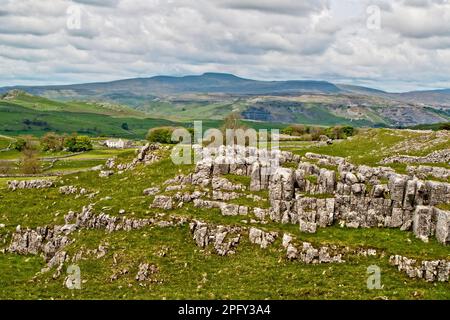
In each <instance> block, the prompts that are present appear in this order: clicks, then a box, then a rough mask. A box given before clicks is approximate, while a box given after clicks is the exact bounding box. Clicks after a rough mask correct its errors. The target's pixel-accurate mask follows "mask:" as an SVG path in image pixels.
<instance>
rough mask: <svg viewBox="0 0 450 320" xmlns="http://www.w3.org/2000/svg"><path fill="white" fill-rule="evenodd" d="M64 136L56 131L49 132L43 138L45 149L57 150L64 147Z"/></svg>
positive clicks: (43, 147)
mask: <svg viewBox="0 0 450 320" xmlns="http://www.w3.org/2000/svg"><path fill="white" fill-rule="evenodd" d="M64 140H65V138H64V136H59V135H57V134H56V133H54V132H49V133H47V134H46V135H45V136H43V137H42V139H41V148H42V150H43V151H51V152H57V151H61V150H63V149H64Z"/></svg>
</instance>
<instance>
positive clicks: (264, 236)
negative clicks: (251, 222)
mask: <svg viewBox="0 0 450 320" xmlns="http://www.w3.org/2000/svg"><path fill="white" fill-rule="evenodd" d="M277 237H278V232H264V231H263V230H260V229H257V228H253V227H252V228H250V230H249V240H250V242H251V243H254V244H258V245H259V246H260V247H261V248H262V249H266V248H267V247H268V246H269V245H270V244H272V243H273V242H274V241H275V240H276V238H277Z"/></svg>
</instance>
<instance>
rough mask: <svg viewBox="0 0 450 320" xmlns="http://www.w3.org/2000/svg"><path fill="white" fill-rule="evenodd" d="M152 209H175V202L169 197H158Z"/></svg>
mask: <svg viewBox="0 0 450 320" xmlns="http://www.w3.org/2000/svg"><path fill="white" fill-rule="evenodd" d="M151 207H152V208H159V209H164V210H172V209H173V200H172V197H169V196H156V197H155V199H154V200H153V203H152V205H151Z"/></svg>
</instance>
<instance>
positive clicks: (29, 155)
mask: <svg viewBox="0 0 450 320" xmlns="http://www.w3.org/2000/svg"><path fill="white" fill-rule="evenodd" d="M21 169H22V172H23V173H25V174H37V173H39V172H41V161H40V160H39V157H38V151H37V147H36V145H35V144H33V143H32V141H31V138H29V137H28V138H26V140H25V147H24V148H23V150H22V161H21Z"/></svg>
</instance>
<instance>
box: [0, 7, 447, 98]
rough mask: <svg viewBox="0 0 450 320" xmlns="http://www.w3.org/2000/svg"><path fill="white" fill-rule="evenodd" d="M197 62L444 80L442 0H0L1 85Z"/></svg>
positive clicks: (362, 79)
mask: <svg viewBox="0 0 450 320" xmlns="http://www.w3.org/2000/svg"><path fill="white" fill-rule="evenodd" d="M204 72H224V73H233V74H236V75H238V76H241V77H245V78H251V79H259V80H293V79H295V80H301V79H314V80H327V81H331V82H333V83H347V84H354V85H363V86H370V87H374V88H379V89H383V90H387V91H391V92H399V91H409V90H418V89H419V90H426V89H435V88H450V77H449V75H450V0H301V1H300V0H271V1H269V0H166V1H163V0H0V86H12V85H44V84H72V83H85V82H96V81H110V80H117V79H123V78H134V77H151V76H155V75H173V76H182V75H189V74H202V73H204Z"/></svg>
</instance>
